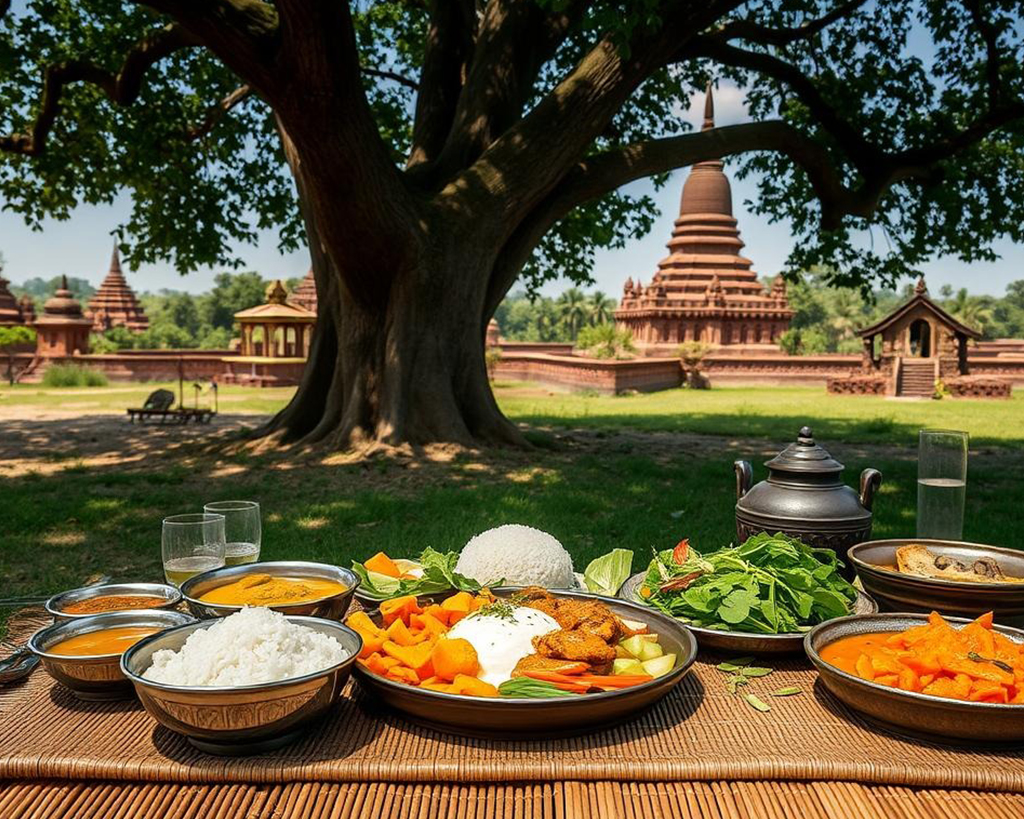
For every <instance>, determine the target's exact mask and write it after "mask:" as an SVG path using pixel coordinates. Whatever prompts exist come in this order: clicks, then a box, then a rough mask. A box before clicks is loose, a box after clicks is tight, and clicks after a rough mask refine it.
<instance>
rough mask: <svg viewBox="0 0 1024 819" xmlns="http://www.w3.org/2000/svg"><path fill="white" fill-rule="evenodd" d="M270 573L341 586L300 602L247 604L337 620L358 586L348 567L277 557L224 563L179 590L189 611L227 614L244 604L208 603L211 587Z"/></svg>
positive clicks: (201, 615)
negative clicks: (258, 560)
mask: <svg viewBox="0 0 1024 819" xmlns="http://www.w3.org/2000/svg"><path fill="white" fill-rule="evenodd" d="M256 574H263V575H270V576H271V577H272V578H274V577H288V578H311V579H314V580H329V581H333V582H335V583H339V584H341V586H342V587H343V589H342V590H341V591H339V592H336V593H335V594H330V595H326V596H324V597H320V598H317V599H316V600H310V601H308V602H301V603H281V604H270V605H267V604H266V603H252V604H250V605H259V606H266V607H267V608H270V609H273V610H274V611H279V612H281V614H287V615H291V616H296V617H323V618H326V619H328V620H340V619H341V618H342V617H344V616H345V613H346V612H347V611H348V607H349V606H350V605H351V604H352V596H353V595H354V594H355V591H356V588H357V587H358V586H359V578H358V577H356V575H355V573H354V572H352V571H351V570H349V569H345V568H343V567H341V566H331V565H330V564H327V563H308V562H306V561H302V560H277V561H271V562H266V563H246V564H243V565H241V566H225V567H223V568H220V569H213V570H211V571H208V572H203V573H202V574H198V575H196V576H195V577H192V578H190V579H188V580H186V581H185V582H184V583H182V584H181V593H182V596H183V597H184V598H185V602H186V603H187V604H188V608H189V611H191V612H192V613H193V614H194V615H195V616H196V617H198V618H200V619H203V620H206V619H209V618H212V617H227V616H228V615H229V614H234V613H235V612H236V611H239V610H241V609H242V608H243V607H244V606H243V605H228V604H226V603H211V602H209V601H206V600H203V599H202V597H203V595H205V594H208V593H209V592H211V591H213V590H214V589H217V588H220V587H221V586H226V585H228V584H229V583H234V582H236V581H238V580H241V579H242V578H244V577H247V576H249V575H256Z"/></svg>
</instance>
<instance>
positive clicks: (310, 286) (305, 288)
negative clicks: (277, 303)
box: [288, 267, 317, 313]
mask: <svg viewBox="0 0 1024 819" xmlns="http://www.w3.org/2000/svg"><path fill="white" fill-rule="evenodd" d="M288 301H290V302H291V303H292V304H295V305H298V306H299V307H301V308H302V309H303V310H309V312H310V313H316V307H317V295H316V279H314V278H313V268H312V267H311V268H309V272H308V273H307V274H306V275H305V276H304V277H303V279H302V281H301V282H299V286H298V287H296V288H295V292H294V293H292V294H291V296H290V297H289V299H288Z"/></svg>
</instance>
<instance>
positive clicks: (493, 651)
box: [448, 607, 560, 685]
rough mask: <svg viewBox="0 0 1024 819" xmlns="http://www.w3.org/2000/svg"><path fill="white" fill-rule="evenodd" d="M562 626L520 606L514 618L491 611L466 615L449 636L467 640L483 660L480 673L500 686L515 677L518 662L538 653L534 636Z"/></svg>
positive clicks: (480, 675)
mask: <svg viewBox="0 0 1024 819" xmlns="http://www.w3.org/2000/svg"><path fill="white" fill-rule="evenodd" d="M559 628H560V626H559V625H558V622H557V621H556V620H555V618H554V617H551V616H550V615H548V614H545V613H544V612H542V611H537V609H530V608H525V607H517V608H515V609H514V610H513V615H512V617H511V618H503V617H495V616H494V615H489V614H474V615H472V616H470V617H464V618H462V619H461V620H459V622H458V623H456V624H455V625H454V626H452V628H451V630H450V631H449V632H448V637H449V638H456V637H461V638H462V639H463V640H466V641H468V642H469V643H470V644H471V645H472V646H473V648H474V649H475V650H476V656H477V659H478V660H479V661H480V673H479V674H478V675H477V676H478V677H479V678H480V679H481V680H483V681H484V682H488V683H490V684H491V685H501V683H503V682H505V680H508V679H510V678H511V677H512V669H514V668H515V667H516V663H518V662H519V661H520V660H521V659H523V657H526V656H528V655H530V654H534V653H535V652H534V650H533V638H534V637H540V636H541V635H542V634H550V633H551V632H552V631H558V629H559Z"/></svg>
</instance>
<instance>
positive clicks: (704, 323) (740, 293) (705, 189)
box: [615, 83, 793, 355]
mask: <svg viewBox="0 0 1024 819" xmlns="http://www.w3.org/2000/svg"><path fill="white" fill-rule="evenodd" d="M714 127H715V109H714V99H713V97H712V94H711V85H710V83H709V84H708V89H707V96H706V97H705V102H704V127H703V130H705V131H706V130H709V129H711V128H714ZM724 167H725V166H724V164H723V163H722V161H721V160H719V159H713V160H708V161H706V162H698V163H696V164H695V165H694V166H693V167H692V168H691V169H690V174H689V176H688V177H687V179H686V183H685V184H684V185H683V194H682V198H681V201H680V206H679V218H678V219H676V221H675V228H674V229H673V231H672V238H671V239H669V242H668V249H669V255H668V256H667V257H666V258H664V259H662V260H661V262H659V263H658V270H657V272H656V273H655V274H654V278H653V279H652V280H651V283H650V284H648V285H646V286H645V285H643V284H642V283H641V282H640V281H637V282H635V283H634V282H633V279H632V277H630V278H629V279H627V280H626V284H625V286H624V287H623V292H622V301H621V302H620V304H619V309H618V310H616V311H615V322H616V324H618V325H619V327H621V328H625V329H628V330H630V331H631V332H632V334H633V343H634V344H635V345H636V346H637V347H638V348H639V349H640V350H641V351H643V352H644V353H646V354H647V355H665V354H668V355H674V354H675V348H676V347H677V346H678V345H679V344H680V343H682V342H684V341H700V342H704V343H706V344H711V345H714V346H721V347H727V346H734V347H741V346H742V347H749V348H752V350H753V351H758V350H761V351H764V350H768V349H774V348H775V346H776V344H777V341H778V338H779V336H780V335H782V333H783V332H785V330H786V329H787V328H788V327H789V322H790V319H792V317H793V311H792V310H790V309H789V303H788V301H787V299H786V283H785V280H784V279H783V278H782V277H781V276H780V277H778V278H776V279H775V281H774V283H773V284H772V287H771V289H770V291H769V290H766V289H765V287H764V285H763V284H762V283H761V282H760V281H759V280H758V277H757V274H756V273H755V272H754V271H753V270H752V269H751V268H752V262H751V261H750V259H747V258H745V257H743V256H741V255H740V250H741V249H742V248H743V242H742V241H741V240H740V232H739V229H738V228H737V221H736V218H735V217H734V216H733V215H732V189H731V187H730V185H729V178H728V177H727V176H726V175H725V173H724V171H723V168H724Z"/></svg>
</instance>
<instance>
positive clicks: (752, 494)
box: [733, 427, 882, 561]
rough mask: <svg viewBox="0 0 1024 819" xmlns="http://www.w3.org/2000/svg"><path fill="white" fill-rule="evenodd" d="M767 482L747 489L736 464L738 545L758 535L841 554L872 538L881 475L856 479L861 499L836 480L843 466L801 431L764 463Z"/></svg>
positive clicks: (748, 479) (742, 465) (744, 473)
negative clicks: (767, 534) (797, 541)
mask: <svg viewBox="0 0 1024 819" xmlns="http://www.w3.org/2000/svg"><path fill="white" fill-rule="evenodd" d="M765 466H767V467H768V479H767V480H765V481H761V483H759V484H757V485H756V486H753V487H751V484H752V483H753V480H754V471H753V469H751V467H750V463H749V462H748V461H736V462H735V463H734V464H733V467H734V469H735V470H736V536H737V538H738V541H737V542H738V543H742V542H743V541H744V540H746V539H747V538H748V537H750V536H751V535H755V534H757V533H758V532H772V533H774V532H782V533H783V534H786V535H789V536H790V537H796V538H799V539H800V540H802V541H803V542H804V543H806V544H807V545H809V546H816V547H823V548H827V549H832V550H833V551H835V552H836V553H837V554H838V556H839V558H840V559H841V560H843V561H845V560H846V550H847V549H849V548H850V547H851V546H853V545H854V544H857V543H860V542H862V541H865V540H869V539H870V537H871V505H872V503H873V502H874V499H875V491H876V490H877V489H878V487H879V485H880V484H881V483H882V473H881V472H879V471H878V470H877V469H865V470H864V471H863V472H861V473H860V494H859V495H858V494H857V492H855V491H854V490H853V489H851V488H850V487H848V486H846V485H845V484H844V483H843V482H842V480H840V474H841V473H842V471H843V465H842V464H841V463H839V461H837V460H836V459H835V458H833V457H832V456H831V455H829V453H828V452H827V451H826V450H825V449H823V448H822V447H821V446H819V445H818V444H816V443H815V442H814V436H813V435H812V433H811V428H810V427H803V428H802V429H801V430H800V435H799V436H798V437H797V439H796V443H793V444H790V445H789V446H788V447H786V448H785V449H784V450H782V452H780V453H779V454H778V455H776V456H775V457H774V458H772V459H771V460H770V461H767V462H766V463H765Z"/></svg>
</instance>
